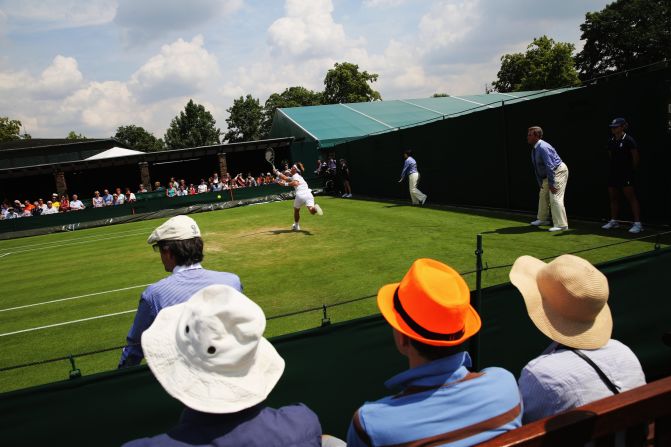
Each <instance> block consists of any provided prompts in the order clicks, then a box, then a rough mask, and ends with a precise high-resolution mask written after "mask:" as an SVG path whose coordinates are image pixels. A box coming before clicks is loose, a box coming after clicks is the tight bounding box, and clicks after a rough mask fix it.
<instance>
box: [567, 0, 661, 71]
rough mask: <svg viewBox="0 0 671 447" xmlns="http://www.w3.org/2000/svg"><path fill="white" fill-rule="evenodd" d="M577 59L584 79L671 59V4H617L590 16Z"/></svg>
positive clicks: (632, 0) (649, 0) (644, 0)
mask: <svg viewBox="0 0 671 447" xmlns="http://www.w3.org/2000/svg"><path fill="white" fill-rule="evenodd" d="M580 31H582V36H581V37H580V39H581V40H584V41H585V45H584V46H583V49H582V50H581V51H580V52H579V53H578V54H577V55H576V65H577V67H578V70H580V77H581V78H582V79H592V78H594V77H597V76H602V75H605V74H608V73H611V72H615V71H622V70H628V69H631V68H636V67H640V66H643V65H648V64H651V63H654V62H658V61H661V60H663V59H667V60H669V59H671V2H669V0H616V1H614V2H613V3H610V4H609V5H608V6H606V7H605V8H604V9H603V10H601V11H599V12H588V13H587V14H586V15H585V22H584V23H583V24H582V25H580Z"/></svg>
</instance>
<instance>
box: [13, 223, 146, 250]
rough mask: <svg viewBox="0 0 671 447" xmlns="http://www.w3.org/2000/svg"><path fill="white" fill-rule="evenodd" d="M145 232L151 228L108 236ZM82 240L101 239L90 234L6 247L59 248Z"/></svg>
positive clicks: (114, 234)
mask: <svg viewBox="0 0 671 447" xmlns="http://www.w3.org/2000/svg"><path fill="white" fill-rule="evenodd" d="M147 232H151V228H147V229H146V230H137V229H136V230H126V231H118V232H114V233H111V234H110V236H117V235H119V234H125V235H127V236H133V235H136V234H142V233H147ZM52 234H55V233H52ZM84 239H94V240H97V239H102V238H101V237H100V235H99V234H92V235H90V236H73V237H72V238H69V239H65V240H62V241H53V242H41V243H39V244H28V245H17V246H16V247H7V249H9V250H11V249H22V248H24V247H31V248H33V247H41V246H50V247H60V246H63V245H67V244H68V243H69V242H71V241H77V242H79V241H81V240H84Z"/></svg>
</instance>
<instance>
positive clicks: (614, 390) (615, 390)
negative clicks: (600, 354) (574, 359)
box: [563, 346, 620, 394]
mask: <svg viewBox="0 0 671 447" xmlns="http://www.w3.org/2000/svg"><path fill="white" fill-rule="evenodd" d="M563 347H564V348H566V349H568V350H570V351H572V352H573V353H574V354H575V355H577V356H578V357H580V358H581V359H583V360H584V361H586V362H587V363H588V364H589V366H591V367H592V368H594V371H596V373H597V375H598V376H599V378H600V379H601V381H602V382H603V383H604V384H605V385H606V386H607V387H608V389H609V390H610V391H611V392H612V393H613V394H620V388H619V387H618V386H617V385H615V384H614V383H613V382H611V381H610V379H609V378H608V376H607V375H606V373H604V372H603V371H601V368H599V367H598V366H597V364H596V363H594V361H592V359H591V358H589V357H587V356H586V355H585V354H584V353H583V352H582V351H579V350H577V349H573V348H569V347H567V346H563Z"/></svg>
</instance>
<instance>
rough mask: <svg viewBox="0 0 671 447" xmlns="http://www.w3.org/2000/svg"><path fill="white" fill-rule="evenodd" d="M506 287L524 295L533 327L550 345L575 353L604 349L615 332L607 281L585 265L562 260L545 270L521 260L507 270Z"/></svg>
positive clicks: (529, 258) (543, 265) (567, 257)
mask: <svg viewBox="0 0 671 447" xmlns="http://www.w3.org/2000/svg"><path fill="white" fill-rule="evenodd" d="M510 281H511V282H512V283H513V285H514V286H515V287H517V289H518V290H519V291H520V293H521V294H522V297H523V298H524V302H525V304H526V306H527V312H528V314H529V318H531V321H532V322H533V323H534V324H535V325H536V327H537V328H538V329H539V330H540V331H541V332H542V333H543V334H545V335H546V336H548V337H549V338H551V339H552V340H554V341H556V342H558V343H561V344H563V345H565V346H568V347H571V348H576V349H598V348H600V347H602V346H604V345H605V344H606V343H608V340H609V339H610V336H611V333H612V332H613V318H612V316H611V313H610V308H609V307H608V304H607V301H608V293H609V290H608V279H606V277H605V276H604V274H603V273H601V272H600V271H599V270H597V268H596V267H594V266H593V265H592V264H590V263H589V262H587V261H586V260H584V259H582V258H579V257H577V256H573V255H562V256H559V257H558V258H556V259H555V260H553V261H552V262H550V263H548V264H546V263H545V262H543V261H541V260H540V259H536V258H534V257H532V256H521V257H519V258H517V260H516V261H515V263H514V264H513V268H512V269H511V270H510Z"/></svg>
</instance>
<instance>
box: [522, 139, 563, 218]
mask: <svg viewBox="0 0 671 447" xmlns="http://www.w3.org/2000/svg"><path fill="white" fill-rule="evenodd" d="M541 138H543V129H541V128H540V127H538V126H533V127H530V128H529V130H528V131H527V142H528V143H529V144H530V145H531V147H532V149H531V163H532V165H533V167H534V174H535V175H536V181H537V182H538V186H539V187H540V191H539V193H538V214H537V215H536V220H534V221H533V222H531V225H534V226H540V225H548V224H550V220H549V219H550V211H552V227H551V228H550V231H562V230H568V221H567V219H566V209H565V208H564V192H565V191H566V183H567V182H568V168H567V167H566V164H565V163H564V162H562V160H561V158H559V155H557V151H556V150H555V148H554V147H552V145H550V143H548V142H547V141H544V140H542V139H541Z"/></svg>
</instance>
